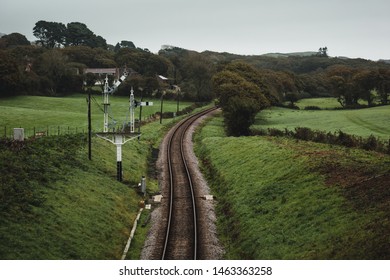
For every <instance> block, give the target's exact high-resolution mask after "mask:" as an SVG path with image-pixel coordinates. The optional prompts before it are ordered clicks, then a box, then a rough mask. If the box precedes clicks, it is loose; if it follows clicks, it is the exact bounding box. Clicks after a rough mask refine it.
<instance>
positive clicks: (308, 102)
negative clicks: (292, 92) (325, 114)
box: [295, 97, 341, 109]
mask: <svg viewBox="0 0 390 280" xmlns="http://www.w3.org/2000/svg"><path fill="white" fill-rule="evenodd" d="M295 105H296V106H298V107H299V108H300V109H304V108H305V107H308V106H317V107H319V108H321V109H334V108H341V105H340V103H339V102H338V101H337V98H332V97H320V98H304V99H300V100H299V101H298V102H297V103H295Z"/></svg>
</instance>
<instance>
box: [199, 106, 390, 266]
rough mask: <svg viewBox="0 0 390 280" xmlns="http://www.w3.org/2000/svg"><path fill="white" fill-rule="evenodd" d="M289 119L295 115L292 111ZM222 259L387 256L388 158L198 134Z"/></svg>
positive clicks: (215, 131)
mask: <svg viewBox="0 0 390 280" xmlns="http://www.w3.org/2000/svg"><path fill="white" fill-rule="evenodd" d="M290 114H291V116H293V114H292V111H291V112H290ZM196 142H197V144H196V153H197V155H198V156H199V157H200V158H201V162H202V169H203V171H204V173H205V174H206V176H207V178H208V182H209V184H210V186H211V188H212V192H213V194H214V195H215V196H216V201H217V204H216V205H217V211H218V212H217V217H218V231H219V235H220V237H221V241H222V242H223V244H224V245H225V250H226V255H225V258H227V259H388V258H389V257H390V246H389V244H390V239H389V237H388V234H387V233H388V231H389V230H390V216H389V213H390V206H389V205H390V190H389V188H388V186H389V182H390V167H389V166H390V165H389V164H390V158H389V156H386V155H381V154H377V153H371V152H366V151H362V150H357V149H347V148H344V147H334V146H330V145H324V144H318V143H311V142H303V141H297V140H293V139H287V138H272V137H264V136H263V137H240V138H233V137H226V136H225V134H224V130H223V121H222V118H221V117H219V118H214V119H212V120H210V121H209V122H208V123H207V124H206V125H205V126H204V127H203V128H202V129H201V130H198V133H197V136H196Z"/></svg>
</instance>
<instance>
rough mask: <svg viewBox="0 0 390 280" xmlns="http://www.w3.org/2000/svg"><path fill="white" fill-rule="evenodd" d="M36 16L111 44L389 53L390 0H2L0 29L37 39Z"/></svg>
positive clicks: (253, 51) (364, 55)
mask: <svg viewBox="0 0 390 280" xmlns="http://www.w3.org/2000/svg"><path fill="white" fill-rule="evenodd" d="M39 20H45V21H55V22H62V23H64V24H67V23H69V22H75V21H77V22H82V23H85V24H86V25H87V26H88V28H89V29H90V30H92V31H93V32H94V33H95V34H96V35H100V36H102V37H103V38H105V39H106V40H107V43H109V44H112V45H115V44H116V43H117V42H120V41H122V40H128V41H132V42H133V43H134V44H135V45H136V46H137V47H141V48H148V49H149V50H150V51H152V52H158V50H159V49H160V48H161V46H162V45H173V46H177V47H182V48H186V49H191V50H196V51H199V52H201V51H204V50H212V51H218V52H230V53H236V54H247V55H253V54H264V53H270V52H283V53H286V52H300V51H317V50H318V49H319V48H320V47H325V46H327V47H328V54H329V55H330V56H348V57H353V58H355V57H361V58H366V59H372V60H378V59H381V58H383V59H390V1H389V0H369V1H368V0H367V1H366V0H322V1H318V0H235V1H231V0H165V1H164V0H63V1H56V0H32V1H26V0H0V32H1V33H6V34H9V33H12V32H19V33H22V34H23V35H25V36H26V37H27V38H28V39H29V40H36V38H35V37H34V36H33V35H32V29H33V27H34V26H35V23H36V22H37V21H39Z"/></svg>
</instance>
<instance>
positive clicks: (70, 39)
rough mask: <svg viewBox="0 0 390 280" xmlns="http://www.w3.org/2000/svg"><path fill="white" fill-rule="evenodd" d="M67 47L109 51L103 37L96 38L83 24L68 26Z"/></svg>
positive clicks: (75, 23) (76, 23)
mask: <svg viewBox="0 0 390 280" xmlns="http://www.w3.org/2000/svg"><path fill="white" fill-rule="evenodd" d="M66 45H67V46H88V47H91V48H104V49H107V42H106V40H105V39H104V38H103V37H101V36H96V35H95V34H94V33H93V32H92V31H91V30H90V29H89V28H88V27H87V25H85V24H84V23H81V22H71V23H68V24H67V31H66Z"/></svg>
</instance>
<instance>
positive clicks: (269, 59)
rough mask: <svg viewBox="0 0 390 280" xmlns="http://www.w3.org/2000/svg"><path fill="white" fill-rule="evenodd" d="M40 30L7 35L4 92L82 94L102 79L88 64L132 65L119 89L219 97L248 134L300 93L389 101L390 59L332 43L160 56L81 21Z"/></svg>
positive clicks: (356, 101)
mask: <svg viewBox="0 0 390 280" xmlns="http://www.w3.org/2000/svg"><path fill="white" fill-rule="evenodd" d="M33 34H34V35H35V36H36V37H37V41H36V42H35V44H31V43H30V42H29V41H28V40H27V39H26V37H25V36H24V35H22V34H19V33H13V34H9V35H6V36H3V37H2V38H0V97H1V96H9V95H15V94H40V95H58V94H61V95H64V94H67V93H73V92H81V91H82V90H83V82H84V81H85V80H92V81H93V80H94V79H95V80H96V79H97V78H99V77H96V76H95V77H86V75H84V74H83V73H84V69H85V68H113V67H118V68H124V67H127V68H128V69H131V70H132V72H133V73H135V74H134V75H132V76H131V77H130V78H128V79H127V80H126V81H125V82H124V83H123V84H122V85H121V87H119V89H118V92H117V93H116V94H118V95H128V94H129V91H130V88H131V87H133V88H134V90H135V91H136V94H142V95H143V96H155V97H160V96H162V94H165V96H166V98H170V97H172V98H177V93H178V92H177V91H175V90H170V87H172V88H173V85H177V86H179V87H180V89H181V91H180V92H181V94H182V95H183V96H182V97H181V98H184V99H187V100H192V101H211V100H213V99H215V98H217V99H218V101H219V103H220V105H221V106H222V107H223V108H224V111H225V112H226V113H225V116H226V119H225V120H226V122H225V123H226V124H229V123H230V124H231V125H232V127H231V128H229V129H228V131H229V133H230V134H232V135H242V134H248V133H249V131H248V127H249V126H248V125H250V123H251V121H252V120H253V116H254V115H255V113H256V112H258V110H261V109H263V108H265V107H267V106H270V105H278V104H283V103H284V102H285V101H290V103H291V104H292V105H293V103H294V102H295V101H297V100H298V99H300V98H308V97H319V96H334V97H336V98H337V99H338V100H339V102H340V104H341V105H342V106H343V107H345V108H355V107H359V106H361V104H360V103H361V101H364V102H365V104H367V105H366V106H373V105H378V104H381V105H386V104H388V103H389V93H390V65H389V64H386V63H385V62H381V61H379V62H373V61H369V60H364V59H347V58H338V57H329V56H328V48H327V47H324V48H320V49H319V51H318V52H317V53H315V54H314V55H310V56H282V57H273V56H267V55H258V56H242V55H235V54H230V53H216V52H210V51H205V52H202V53H199V52H196V51H191V50H186V49H182V48H179V47H175V46H163V47H162V49H161V50H160V51H159V52H158V54H153V53H151V52H150V51H149V50H148V49H141V48H138V47H136V46H135V44H134V43H133V42H131V41H129V40H122V41H121V42H118V43H117V44H116V45H115V46H113V45H109V44H107V43H106V40H105V39H104V38H101V36H98V35H95V34H94V33H93V32H92V31H91V30H89V29H88V27H87V26H86V25H85V24H83V23H77V22H73V23H68V24H67V25H65V24H62V23H55V22H46V21H38V22H37V23H36V25H35V26H34V28H33ZM157 75H163V76H165V77H168V78H169V82H168V84H164V85H162V84H161V83H159V81H158V79H156V76H157ZM87 78H88V79H87ZM100 78H101V77H100ZM239 119H240V120H242V122H244V123H245V124H243V123H240V122H238V120H239ZM233 126H235V127H236V128H233Z"/></svg>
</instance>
